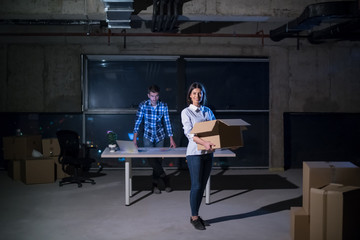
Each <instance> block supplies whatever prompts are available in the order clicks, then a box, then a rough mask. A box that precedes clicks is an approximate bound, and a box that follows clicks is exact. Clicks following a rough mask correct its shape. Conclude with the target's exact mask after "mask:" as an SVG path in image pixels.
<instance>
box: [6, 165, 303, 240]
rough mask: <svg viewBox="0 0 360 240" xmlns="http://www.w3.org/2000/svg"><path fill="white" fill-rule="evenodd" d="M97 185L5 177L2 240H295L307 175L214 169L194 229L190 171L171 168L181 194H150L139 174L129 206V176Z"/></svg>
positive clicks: (145, 173)
mask: <svg viewBox="0 0 360 240" xmlns="http://www.w3.org/2000/svg"><path fill="white" fill-rule="evenodd" d="M103 173H105V174H106V175H104V176H97V177H95V178H94V179H95V180H96V185H91V184H86V185H83V187H82V188H78V187H77V186H76V185H66V186H62V187H59V186H58V182H55V183H51V184H37V185H25V184H23V183H22V182H17V181H13V180H12V179H10V178H9V177H8V176H7V174H6V172H5V171H0V193H1V197H0V231H1V233H0V234H1V239H11V240H22V239H38V240H42V239H44V240H45V239H46V240H48V239H51V240H58V239H59V240H60V239H61V240H64V239H75V240H83V239H92V240H104V239H105V240H112V239H116V240H119V239H121V240H122V239H124V240H125V239H129V240H130V239H131V240H132V239H134V240H142V239H144V240H145V239H146V240H162V239H163V240H169V239H177V240H181V239H186V240H191V239H206V240H209V239H222V240H227V239H242V240H247V239H248V240H263V239H274V240H289V239H290V207H291V206H300V205H301V194H302V186H301V185H302V170H301V169H290V170H287V171H285V172H270V171H268V170H266V169H260V170H259V169H257V170H251V169H237V170H227V171H221V170H214V171H213V173H212V190H211V204H209V205H205V204H204V205H202V206H201V208H200V215H201V216H202V217H203V219H205V220H207V221H208V222H209V223H210V224H211V226H209V227H207V229H206V230H205V231H199V230H195V229H194V228H193V226H192V225H191V224H190V223H189V217H190V207H189V179H188V177H189V176H188V174H187V171H176V170H171V169H170V170H169V169H168V170H167V173H169V174H170V175H171V179H172V184H173V186H174V188H175V191H173V192H171V193H166V192H163V193H162V194H159V195H155V194H151V192H150V191H149V189H150V183H151V177H150V175H151V171H149V170H134V171H133V175H134V176H133V186H134V189H133V190H134V196H133V197H132V198H131V202H132V204H131V205H130V206H125V205H124V171H123V170H104V171H103Z"/></svg>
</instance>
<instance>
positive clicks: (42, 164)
mask: <svg viewBox="0 0 360 240" xmlns="http://www.w3.org/2000/svg"><path fill="white" fill-rule="evenodd" d="M21 179H22V181H23V183H25V184H39V183H53V182H54V181H55V163H54V159H52V158H28V159H24V160H21Z"/></svg>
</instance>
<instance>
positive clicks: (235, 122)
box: [190, 119, 250, 150]
mask: <svg viewBox="0 0 360 240" xmlns="http://www.w3.org/2000/svg"><path fill="white" fill-rule="evenodd" d="M247 126H250V124H249V123H247V122H245V121H244V120H242V119H218V120H212V121H206V122H199V123H195V125H194V127H193V129H192V130H191V132H190V133H193V134H196V135H197V136H198V137H199V138H201V139H203V140H205V141H209V142H212V143H213V144H215V147H214V149H219V148H236V147H242V146H244V142H243V137H242V131H244V130H246V129H247V128H246V127H247ZM197 146H198V149H199V150H204V149H205V148H204V146H202V145H200V144H198V145H197Z"/></svg>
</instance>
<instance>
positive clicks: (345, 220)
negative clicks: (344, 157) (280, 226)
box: [290, 162, 360, 240]
mask: <svg viewBox="0 0 360 240" xmlns="http://www.w3.org/2000/svg"><path fill="white" fill-rule="evenodd" d="M359 202H360V168H359V167H357V166H356V165H354V164H352V163H350V162H304V163H303V206H302V207H291V209H290V214H291V239H293V240H300V239H301V240H308V239H310V240H325V239H327V240H329V239H334V240H335V239H336V240H341V239H360V233H359V231H357V230H356V229H357V226H356V223H357V222H358V220H360V206H359ZM354 224H355V226H354Z"/></svg>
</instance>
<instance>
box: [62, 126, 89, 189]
mask: <svg viewBox="0 0 360 240" xmlns="http://www.w3.org/2000/svg"><path fill="white" fill-rule="evenodd" d="M56 136H57V138H58V141H59V145H60V155H59V158H58V161H59V163H60V164H61V167H62V170H63V171H64V172H65V173H67V174H69V175H70V176H69V177H65V178H63V179H62V180H61V181H60V182H59V186H63V185H65V184H71V183H77V185H78V187H82V183H91V184H95V183H96V182H95V181H94V180H93V179H91V178H89V177H87V176H86V175H87V173H88V171H89V169H90V167H91V163H93V162H95V160H94V159H92V158H88V157H82V156H81V154H80V142H79V138H80V137H79V135H78V134H77V133H76V132H74V131H70V130H60V131H58V132H57V133H56Z"/></svg>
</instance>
